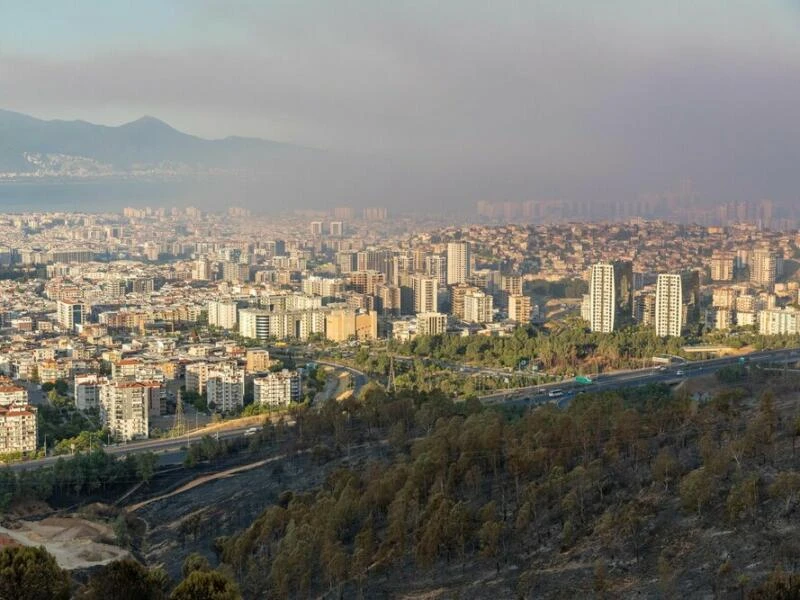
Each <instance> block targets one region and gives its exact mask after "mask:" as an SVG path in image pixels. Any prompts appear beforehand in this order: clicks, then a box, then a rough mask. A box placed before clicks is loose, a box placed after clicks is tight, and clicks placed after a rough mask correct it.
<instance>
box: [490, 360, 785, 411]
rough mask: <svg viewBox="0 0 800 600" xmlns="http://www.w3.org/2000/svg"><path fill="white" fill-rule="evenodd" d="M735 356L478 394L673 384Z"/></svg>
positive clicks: (502, 398) (511, 396) (518, 395)
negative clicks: (582, 381)
mask: <svg viewBox="0 0 800 600" xmlns="http://www.w3.org/2000/svg"><path fill="white" fill-rule="evenodd" d="M744 357H745V358H746V360H747V364H754V363H755V364H757V363H776V362H777V363H780V362H791V361H797V360H800V348H787V349H783V350H765V351H763V352H754V353H752V354H747V355H744ZM739 359H740V357H739V356H729V357H723V358H712V359H709V360H698V361H686V362H683V363H680V364H677V365H670V366H668V367H666V368H664V369H660V368H657V367H648V368H644V369H633V370H630V371H619V372H612V373H605V374H600V375H598V376H596V377H595V378H594V379H593V381H592V383H591V384H589V385H581V384H579V383H576V382H575V381H574V380H565V381H561V382H556V383H548V384H542V385H532V386H528V387H522V388H515V389H513V390H508V389H506V390H497V391H494V392H491V393H489V394H485V395H482V396H480V397H479V398H480V400H481V401H483V402H485V403H489V404H491V403H498V402H509V401H519V400H526V399H528V400H531V399H533V398H537V397H538V398H539V399H542V400H549V398H548V396H547V394H548V393H549V392H550V391H552V390H555V389H560V390H562V391H563V392H564V396H562V398H568V397H570V396H573V395H575V394H576V393H578V392H581V391H586V392H602V391H605V390H609V389H617V388H621V387H636V386H640V385H647V384H651V383H676V382H680V381H681V380H684V379H689V378H692V377H700V376H702V375H708V374H710V373H715V372H716V371H718V370H720V369H721V368H723V367H727V366H731V365H736V364H739Z"/></svg>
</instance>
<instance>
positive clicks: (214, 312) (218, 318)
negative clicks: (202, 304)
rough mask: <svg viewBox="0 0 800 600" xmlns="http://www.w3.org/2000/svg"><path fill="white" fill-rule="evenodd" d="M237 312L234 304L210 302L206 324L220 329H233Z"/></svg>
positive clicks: (230, 302) (219, 301) (217, 301)
mask: <svg viewBox="0 0 800 600" xmlns="http://www.w3.org/2000/svg"><path fill="white" fill-rule="evenodd" d="M238 312H239V309H238V307H237V306H236V303H235V302H232V301H223V300H211V301H209V303H208V324H209V325H211V326H213V327H221V328H222V329H234V328H235V327H236V321H237V314H238Z"/></svg>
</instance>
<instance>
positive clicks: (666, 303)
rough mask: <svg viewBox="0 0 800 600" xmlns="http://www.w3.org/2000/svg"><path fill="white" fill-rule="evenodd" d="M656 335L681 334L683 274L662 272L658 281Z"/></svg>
mask: <svg viewBox="0 0 800 600" xmlns="http://www.w3.org/2000/svg"><path fill="white" fill-rule="evenodd" d="M655 319H656V322H655V325H656V335H658V336H660V337H667V336H674V337H679V336H680V335H681V329H682V328H683V293H682V284H681V276H680V275H678V274H666V273H662V274H660V275H659V276H658V280H657V281H656V315H655Z"/></svg>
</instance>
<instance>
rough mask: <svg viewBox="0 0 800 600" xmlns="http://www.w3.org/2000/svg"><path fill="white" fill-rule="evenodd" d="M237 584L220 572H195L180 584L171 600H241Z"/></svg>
mask: <svg viewBox="0 0 800 600" xmlns="http://www.w3.org/2000/svg"><path fill="white" fill-rule="evenodd" d="M241 597H242V596H241V594H240V593H239V588H237V587H236V584H235V583H234V582H233V581H232V580H231V579H230V578H229V577H227V576H226V575H224V574H222V573H220V572H219V571H194V572H192V573H190V574H189V576H188V577H187V578H186V579H184V580H183V581H181V582H180V584H178V587H176V588H175V590H174V591H173V592H172V595H171V596H170V600H240V598H241Z"/></svg>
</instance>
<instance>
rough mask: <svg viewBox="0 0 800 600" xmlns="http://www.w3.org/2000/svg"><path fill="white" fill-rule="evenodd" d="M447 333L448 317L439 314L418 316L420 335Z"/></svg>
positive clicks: (428, 313)
mask: <svg viewBox="0 0 800 600" xmlns="http://www.w3.org/2000/svg"><path fill="white" fill-rule="evenodd" d="M446 331H447V315H446V314H444V313H439V312H423V313H419V314H417V334H418V335H441V334H443V333H445V332H446Z"/></svg>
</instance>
